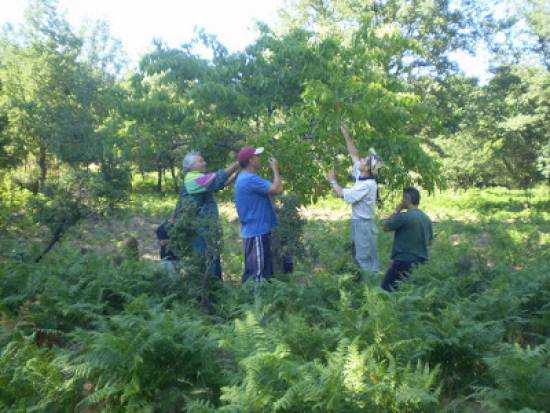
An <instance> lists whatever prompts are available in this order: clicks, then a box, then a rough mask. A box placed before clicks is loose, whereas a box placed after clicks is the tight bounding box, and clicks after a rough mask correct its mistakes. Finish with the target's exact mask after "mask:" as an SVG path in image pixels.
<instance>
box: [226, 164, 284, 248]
mask: <svg viewBox="0 0 550 413" xmlns="http://www.w3.org/2000/svg"><path fill="white" fill-rule="evenodd" d="M270 187H271V182H269V181H268V180H266V179H263V178H260V177H259V176H258V175H256V174H253V173H251V172H247V171H242V172H241V173H240V174H239V176H237V182H236V184H235V204H236V205H237V214H238V215H239V221H240V222H241V234H242V236H243V238H252V237H257V236H258V235H264V234H269V233H270V232H271V229H272V228H273V227H274V226H276V225H277V218H276V216H275V209H274V207H273V203H272V202H271V198H270V197H269V194H268V193H267V191H268V190H269V188H270Z"/></svg>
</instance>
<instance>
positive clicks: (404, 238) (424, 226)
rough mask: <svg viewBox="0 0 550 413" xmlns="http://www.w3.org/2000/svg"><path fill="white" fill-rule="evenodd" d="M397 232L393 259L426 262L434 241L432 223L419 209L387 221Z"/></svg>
mask: <svg viewBox="0 0 550 413" xmlns="http://www.w3.org/2000/svg"><path fill="white" fill-rule="evenodd" d="M386 226H387V228H389V229H391V230H392V231H395V238H394V240H393V248H392V252H391V257H392V259H394V260H398V261H426V260H427V259H428V245H429V244H430V243H431V241H432V240H433V230H432V221H431V220H430V218H429V217H428V216H427V215H426V214H425V213H424V212H422V211H421V210H419V209H418V208H414V209H411V210H408V211H406V212H400V213H399V214H397V215H396V216H395V217H393V218H392V219H388V220H387V221H386Z"/></svg>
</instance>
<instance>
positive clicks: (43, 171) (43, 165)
mask: <svg viewBox="0 0 550 413" xmlns="http://www.w3.org/2000/svg"><path fill="white" fill-rule="evenodd" d="M38 166H39V167H40V177H39V178H38V186H39V189H40V190H42V189H43V188H44V184H45V183H46V177H47V175H48V164H47V162H46V145H44V144H41V145H40V153H39V155H38Z"/></svg>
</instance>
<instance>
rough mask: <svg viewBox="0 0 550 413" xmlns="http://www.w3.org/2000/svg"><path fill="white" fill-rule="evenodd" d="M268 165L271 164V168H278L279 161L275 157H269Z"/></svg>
mask: <svg viewBox="0 0 550 413" xmlns="http://www.w3.org/2000/svg"><path fill="white" fill-rule="evenodd" d="M267 162H268V163H269V166H271V169H276V170H279V161H278V160H277V159H275V158H269V159H268V161H267Z"/></svg>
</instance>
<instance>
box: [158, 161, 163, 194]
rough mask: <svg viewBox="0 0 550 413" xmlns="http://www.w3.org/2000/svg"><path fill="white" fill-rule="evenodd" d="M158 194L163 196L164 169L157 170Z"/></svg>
mask: <svg viewBox="0 0 550 413" xmlns="http://www.w3.org/2000/svg"><path fill="white" fill-rule="evenodd" d="M157 192H158V193H159V194H162V167H160V166H159V167H158V169H157Z"/></svg>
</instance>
